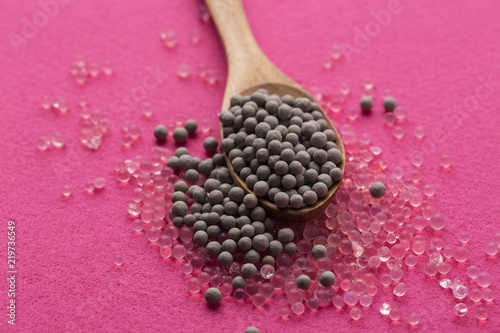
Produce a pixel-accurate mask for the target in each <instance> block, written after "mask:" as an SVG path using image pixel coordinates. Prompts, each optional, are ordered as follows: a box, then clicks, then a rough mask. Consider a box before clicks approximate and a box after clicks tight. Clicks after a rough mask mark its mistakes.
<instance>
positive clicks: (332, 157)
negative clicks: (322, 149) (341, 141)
mask: <svg viewBox="0 0 500 333" xmlns="http://www.w3.org/2000/svg"><path fill="white" fill-rule="evenodd" d="M328 160H329V161H332V162H333V163H335V165H339V164H340V162H341V161H342V153H341V152H340V150H338V149H336V148H332V149H329V150H328Z"/></svg>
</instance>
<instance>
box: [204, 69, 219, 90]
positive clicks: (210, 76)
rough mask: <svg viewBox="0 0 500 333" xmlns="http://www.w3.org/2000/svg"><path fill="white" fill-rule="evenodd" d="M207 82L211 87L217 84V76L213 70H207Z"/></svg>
mask: <svg viewBox="0 0 500 333" xmlns="http://www.w3.org/2000/svg"><path fill="white" fill-rule="evenodd" d="M205 82H206V83H207V84H208V85H211V86H212V85H214V84H215V83H216V82H217V74H215V71H214V70H213V69H207V72H206V74H205Z"/></svg>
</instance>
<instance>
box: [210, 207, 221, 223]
mask: <svg viewBox="0 0 500 333" xmlns="http://www.w3.org/2000/svg"><path fill="white" fill-rule="evenodd" d="M210 210H211V209H210ZM207 213H208V215H207V223H208V224H209V225H217V224H219V222H220V216H219V214H217V213H216V212H211V211H208V212H207Z"/></svg>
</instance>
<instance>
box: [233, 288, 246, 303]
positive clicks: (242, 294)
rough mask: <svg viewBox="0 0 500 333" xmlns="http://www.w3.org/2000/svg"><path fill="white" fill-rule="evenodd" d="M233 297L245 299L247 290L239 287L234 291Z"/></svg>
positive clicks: (239, 299)
mask: <svg viewBox="0 0 500 333" xmlns="http://www.w3.org/2000/svg"><path fill="white" fill-rule="evenodd" d="M233 297H234V299H235V300H237V301H241V300H243V299H245V297H246V293H245V291H244V290H243V289H239V288H238V289H236V290H235V291H234V293H233Z"/></svg>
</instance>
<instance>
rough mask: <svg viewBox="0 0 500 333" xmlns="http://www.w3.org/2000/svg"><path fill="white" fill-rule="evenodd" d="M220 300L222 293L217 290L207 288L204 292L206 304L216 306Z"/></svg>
mask: <svg viewBox="0 0 500 333" xmlns="http://www.w3.org/2000/svg"><path fill="white" fill-rule="evenodd" d="M221 299H222V293H221V292H220V290H219V289H217V288H208V289H207V291H205V300H206V301H207V303H208V304H212V305H213V304H218V303H219V302H220V301H221Z"/></svg>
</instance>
